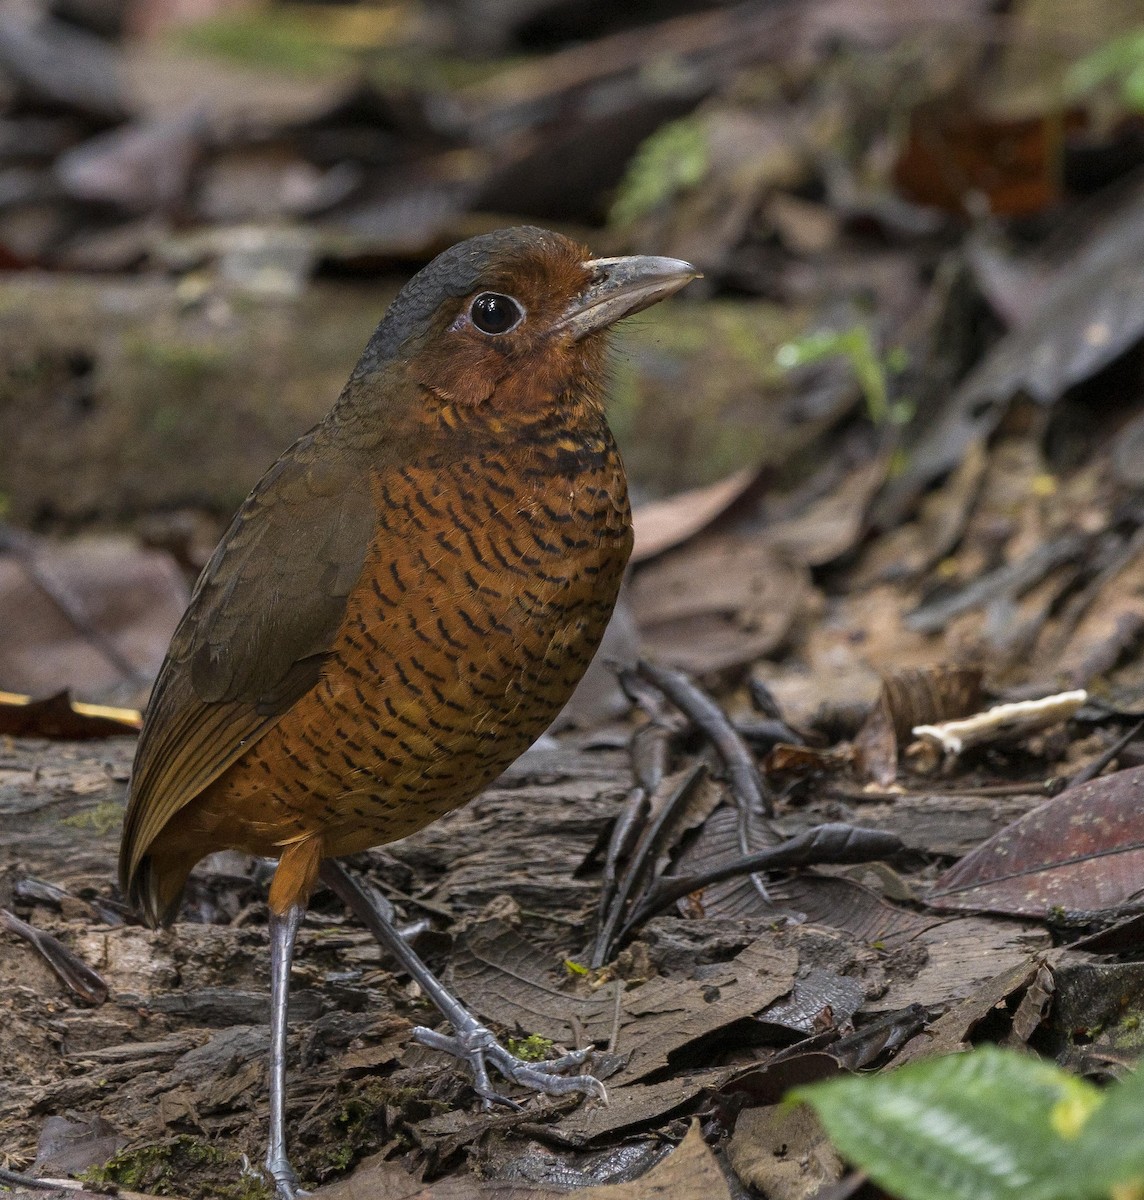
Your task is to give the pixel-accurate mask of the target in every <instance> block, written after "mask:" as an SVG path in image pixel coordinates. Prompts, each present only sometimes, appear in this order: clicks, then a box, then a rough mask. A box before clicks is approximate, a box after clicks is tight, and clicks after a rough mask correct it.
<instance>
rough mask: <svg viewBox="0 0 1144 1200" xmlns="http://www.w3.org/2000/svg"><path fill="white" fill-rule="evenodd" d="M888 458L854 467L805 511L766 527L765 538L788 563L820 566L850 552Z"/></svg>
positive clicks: (883, 479)
mask: <svg viewBox="0 0 1144 1200" xmlns="http://www.w3.org/2000/svg"><path fill="white" fill-rule="evenodd" d="M888 465H889V459H888V458H886V457H883V458H878V459H875V460H874V461H873V462H868V463H864V464H863V465H862V466H860V467H857V468H855V469H854V470H853V471H851V472H850V474H849V475H847V476H846V477H845V478H844V479H842V480H841V481H840V482H839V484H838V485H837V486H836V487H834V488H832V489H831V490H830V492H829V493H828V494H827V495H825V496H823V497H822V499H820V500H817V501H816V502H815V503H813V504H811V505H810V506H809V507H808V508H807V509H806V511H805V512H802V513H800V514H799V515H798V516H797V517H791V518H789V519H788V520H785V521H776V522H774V523H773V524H770V525H768V526H767V531H766V537H767V541H768V542H770V544H771V545H772V546H774V547H775V548H776V549H777V550H780V551H781V552H782V553H783V555H784V556H785V557H786V558H788V559H789V560H790V561H791V562H797V563H803V564H805V565H806V566H808V567H821V566H824V565H825V564H826V563H829V562H833V561H834V560H835V559H836V558H841V557H842V555H844V554H846V553H847V552H848V551H850V550H853V549H854V547H855V546H856V545H857V543H858V539H859V538H860V537H861V536H862V534H863V532H864V530H865V525H866V509H867V507H868V505H869V503H870V501H871V499H873V496H874V493H875V492H876V491H877V490H878V488H880V487H881V486H882V484H883V483H884V482H885V480H886V469H887V467H888Z"/></svg>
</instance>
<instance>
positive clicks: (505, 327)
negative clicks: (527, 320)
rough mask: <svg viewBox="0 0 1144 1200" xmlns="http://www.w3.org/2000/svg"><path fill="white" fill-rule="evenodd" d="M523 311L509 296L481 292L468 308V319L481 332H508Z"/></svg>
mask: <svg viewBox="0 0 1144 1200" xmlns="http://www.w3.org/2000/svg"><path fill="white" fill-rule="evenodd" d="M523 316H524V312H523V311H522V309H521V307H520V305H519V304H517V302H516V301H515V300H514V299H513V298H512V297H511V296H502V295H501V294H500V293H499V292H482V293H481V294H480V295H479V296H478V297H477V298H476V299H475V300H474V301H473V305H472V307H471V308H470V309H469V319H470V320H471V321H472V322H473V324H474V325H475V326H476V327H477V328H478V329H479V330H480V331H481V333H508V331H509V330H510V329H515V328H516V327H517V325H519V324H520V321H521V318H522V317H523Z"/></svg>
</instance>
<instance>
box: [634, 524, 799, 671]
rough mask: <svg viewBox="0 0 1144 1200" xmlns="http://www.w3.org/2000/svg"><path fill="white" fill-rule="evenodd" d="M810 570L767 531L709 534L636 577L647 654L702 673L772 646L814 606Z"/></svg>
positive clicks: (638, 615) (638, 617) (748, 658)
mask: <svg viewBox="0 0 1144 1200" xmlns="http://www.w3.org/2000/svg"><path fill="white" fill-rule="evenodd" d="M811 594H812V589H811V583H810V576H809V573H808V572H807V570H806V568H805V567H800V566H795V565H792V564H790V563H788V562H786V561H785V560H784V559H782V558H781V557H780V556H779V555H778V554H776V553H775V551H774V550H773V549H771V547H770V546H768V545H767V544H766V542H764V541H763V540H762V539H761V538H758V537H749V536H742V535H732V534H720V535H713V536H711V537H706V538H704V539H703V540H702V541H700V542H697V543H695V544H694V545H690V546H686V547H682V548H680V549H678V550H676V551H674V552H673V553H671V554H668V555H665V556H664V557H662V558H660V559H657V560H656V561H655V562H653V563H649V564H648V565H647V566H645V567H644V568H643V569H642V570H640V571H639V572H638V573H637V574H636V576H635V578H634V580H633V582H632V604H633V606H634V608H635V613H636V620H637V622H638V623H639V627H640V632H641V634H642V635H643V640H644V647H645V652H646V654H647V656H648V657H650V658H654V659H656V660H657V661H659V662H661V663H665V664H667V665H669V666H673V667H681V668H682V669H683V670H685V671H691V672H694V673H697V674H702V673H704V672H708V671H718V670H722V669H723V668H726V667H730V666H735V665H738V664H740V663H746V662H750V661H752V660H753V659H756V658H761V657H763V656H764V655H767V654H770V653H771V652H772V651H773V650H775V649H776V648H777V647H778V646H780V645H781V644H782V642H783V640H784V639H785V638H786V637H787V635H788V634H789V632H790V630H791V627H792V626H793V624H794V622H795V620H796V618H797V617H798V616H799V615H800V614H801V613H803V612H805V611H806V610H807V608H808V607H809V606H810V598H811Z"/></svg>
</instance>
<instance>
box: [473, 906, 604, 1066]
mask: <svg viewBox="0 0 1144 1200" xmlns="http://www.w3.org/2000/svg"><path fill="white" fill-rule="evenodd" d="M556 966H557V963H556V961H555V960H553V959H551V958H548V957H546V956H545V955H543V954H541V953H540V951H538V950H537V949H536V947H535V946H533V945H532V944H531V943H530V942H528V941H526V940H525V939H524V938H522V937H521V936H520V934H518V933H517V932H516V931H515V930H513V929H511V928H509V927H508V926H506V925H504V924H502V923H501V922H499V921H492V922H489V923H487V924H485V925H479V926H477V927H475V928H474V929H472V930H471V931H469V932H468V933H466V934H465V935H463V936H462V937H460V938H458V940H457V944H456V950H455V952H454V955H453V961H452V966H451V978H452V982H453V984H454V985H455V987H456V989H457V991H458V993H459V994H460V995H461V996H462V997H463V998H464V1000H465V1002H466V1003H467V1004H469V1005H470V1006H471V1007H472V1008H474V1009H475V1010H476V1011H477V1012H479V1013H480V1014H481V1015H482V1016H483V1017H485V1018H487V1019H488V1020H491V1021H496V1022H498V1023H499V1024H501V1025H504V1026H506V1027H507V1028H509V1029H521V1030H523V1031H524V1032H526V1033H537V1034H540V1036H541V1037H546V1038H551V1039H552V1040H553V1041H554V1042H559V1043H561V1044H565V1045H575V1044H576V1042H577V1038H578V1037H584V1038H585V1039H586V1040H587V1041H590V1042H607V1041H608V1039H609V1038H610V1036H611V1032H612V1029H613V1026H614V1024H615V1020H616V999H617V995H618V993H619V991H620V988H621V986H622V985H621V984H620V983H619V982H618V981H612V982H611V983H606V984H604V985H603V986H602V987H601V988H599V989H597V990H596V991H595V992H593V993H592V994H591V995H590V996H577V995H573V994H571V993H570V992H567V991H561V990H560V989H559V988H558V987H557V986H556V984H555V982H554V975H555V973H554V970H553V968H554V967H556Z"/></svg>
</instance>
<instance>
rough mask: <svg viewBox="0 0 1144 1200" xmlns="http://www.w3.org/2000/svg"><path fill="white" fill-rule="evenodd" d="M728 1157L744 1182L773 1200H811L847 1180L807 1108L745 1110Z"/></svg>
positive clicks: (840, 1165)
mask: <svg viewBox="0 0 1144 1200" xmlns="http://www.w3.org/2000/svg"><path fill="white" fill-rule="evenodd" d="M727 1158H728V1160H729V1161H730V1163H731V1168H732V1169H733V1170H734V1172H735V1174H736V1175H738V1176H739V1178H740V1179H741V1180H742V1181H743V1183H745V1184H746V1185H747V1186H748V1187H751V1188H757V1189H758V1190H759V1191H760V1192H762V1193H763V1195H764V1196H766V1197H767V1198H768V1200H808V1197H811V1196H813V1195H814V1194H815V1193H816V1192H817V1191H818V1189H819V1188H820V1187H822V1186H823V1185H824V1184H827V1183H836V1182H837V1181H838V1180H839V1179H841V1178H842V1169H843V1168H842V1160H841V1159H840V1158H839V1157H838V1155H837V1154H836V1153H835V1151H834V1149H833V1147H832V1146H831V1145H830V1141H829V1139H828V1138H827V1136H826V1134H825V1133H824V1132H823V1129H822V1126H821V1125H820V1124H819V1123H818V1118H817V1117H816V1116H815V1115H814V1110H813V1109H810V1108H808V1107H807V1106H806V1105H805V1104H800V1105H798V1106H797V1107H795V1108H788V1107H787V1106H785V1105H769V1106H767V1107H765V1108H748V1109H745V1110H744V1111H743V1112H741V1113H740V1114H739V1119H738V1121H736V1123H735V1132H734V1133H733V1134H732V1135H731V1140H730V1141H729V1142H728V1143H727Z"/></svg>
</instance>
